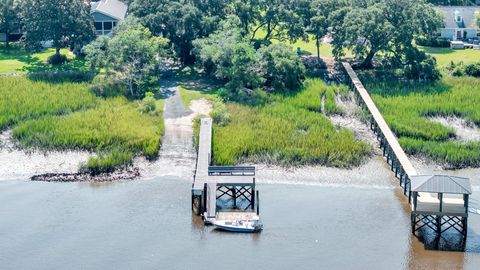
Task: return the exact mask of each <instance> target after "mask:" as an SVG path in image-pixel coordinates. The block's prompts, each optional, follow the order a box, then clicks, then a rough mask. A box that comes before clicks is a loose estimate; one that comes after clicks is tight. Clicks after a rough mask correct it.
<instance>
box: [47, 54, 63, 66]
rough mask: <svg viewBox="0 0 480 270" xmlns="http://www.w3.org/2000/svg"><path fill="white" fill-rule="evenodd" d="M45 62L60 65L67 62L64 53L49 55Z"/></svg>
mask: <svg viewBox="0 0 480 270" xmlns="http://www.w3.org/2000/svg"><path fill="white" fill-rule="evenodd" d="M47 62H48V63H49V64H50V65H61V64H63V63H65V62H67V56H66V55H64V54H54V55H50V56H49V57H48V59H47Z"/></svg>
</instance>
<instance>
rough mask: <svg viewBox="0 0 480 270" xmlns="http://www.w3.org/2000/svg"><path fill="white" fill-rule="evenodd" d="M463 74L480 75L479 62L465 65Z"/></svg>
mask: <svg viewBox="0 0 480 270" xmlns="http://www.w3.org/2000/svg"><path fill="white" fill-rule="evenodd" d="M465 74H466V75H468V76H472V77H480V63H476V64H470V65H466V66H465Z"/></svg>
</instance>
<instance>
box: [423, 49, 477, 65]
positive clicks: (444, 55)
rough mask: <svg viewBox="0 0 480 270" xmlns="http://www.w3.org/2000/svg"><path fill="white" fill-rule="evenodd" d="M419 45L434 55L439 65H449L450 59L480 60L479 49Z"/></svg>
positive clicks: (473, 61) (471, 61)
mask: <svg viewBox="0 0 480 270" xmlns="http://www.w3.org/2000/svg"><path fill="white" fill-rule="evenodd" d="M419 47H420V48H421V49H422V50H424V51H425V52H426V53H428V54H430V55H432V56H434V57H435V58H436V59H437V64H438V66H440V67H446V66H449V65H450V62H452V61H453V62H454V63H458V62H461V61H462V62H464V63H465V64H471V63H478V62H480V50H472V49H466V50H452V49H450V48H433V47H422V46H419Z"/></svg>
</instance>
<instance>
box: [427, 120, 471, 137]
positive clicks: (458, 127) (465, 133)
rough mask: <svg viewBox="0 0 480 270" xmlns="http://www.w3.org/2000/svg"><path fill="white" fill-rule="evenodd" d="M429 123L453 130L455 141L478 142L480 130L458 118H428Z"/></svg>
mask: <svg viewBox="0 0 480 270" xmlns="http://www.w3.org/2000/svg"><path fill="white" fill-rule="evenodd" d="M428 119H430V120H431V121H434V122H437V123H440V124H442V125H444V126H446V127H451V128H453V129H455V140H458V141H461V142H469V141H480V128H478V127H477V126H476V125H475V124H474V123H468V122H467V121H465V119H463V118H460V117H441V116H436V117H429V118H428Z"/></svg>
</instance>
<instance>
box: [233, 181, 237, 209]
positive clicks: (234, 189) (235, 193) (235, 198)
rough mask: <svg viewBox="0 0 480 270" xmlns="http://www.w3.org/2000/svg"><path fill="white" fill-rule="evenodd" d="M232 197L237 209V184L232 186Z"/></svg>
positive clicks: (234, 206)
mask: <svg viewBox="0 0 480 270" xmlns="http://www.w3.org/2000/svg"><path fill="white" fill-rule="evenodd" d="M232 198H233V208H234V209H237V188H236V187H235V186H233V187H232Z"/></svg>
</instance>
